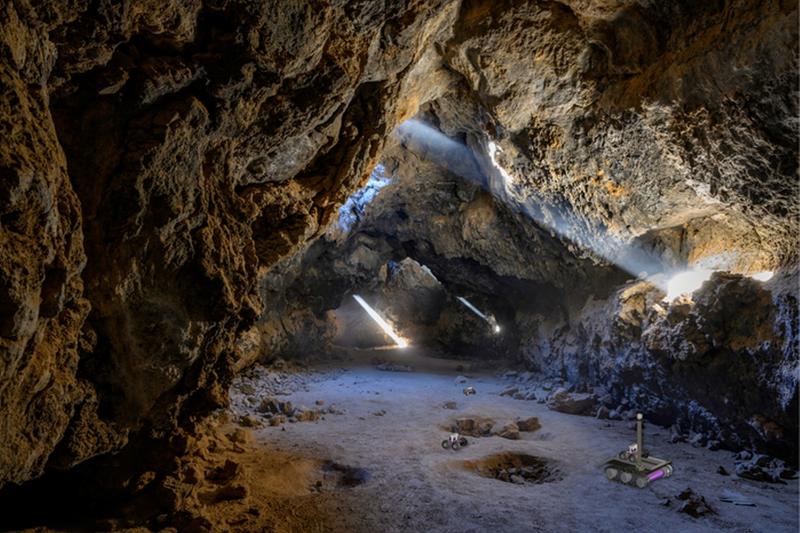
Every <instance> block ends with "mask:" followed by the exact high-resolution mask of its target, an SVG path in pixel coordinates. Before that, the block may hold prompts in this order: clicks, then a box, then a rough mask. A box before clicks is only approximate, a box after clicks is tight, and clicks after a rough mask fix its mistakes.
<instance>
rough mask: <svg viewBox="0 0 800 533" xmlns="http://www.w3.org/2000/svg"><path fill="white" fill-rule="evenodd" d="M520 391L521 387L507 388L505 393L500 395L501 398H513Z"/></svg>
mask: <svg viewBox="0 0 800 533" xmlns="http://www.w3.org/2000/svg"><path fill="white" fill-rule="evenodd" d="M518 391H519V387H507V388H506V389H505V390H504V391H503V392H501V393H500V396H513V395H514V394H516V393H517V392H518Z"/></svg>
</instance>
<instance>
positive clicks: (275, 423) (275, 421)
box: [269, 415, 286, 427]
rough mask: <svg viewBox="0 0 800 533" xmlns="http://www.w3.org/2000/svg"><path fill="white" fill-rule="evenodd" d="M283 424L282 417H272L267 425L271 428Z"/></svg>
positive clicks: (284, 419)
mask: <svg viewBox="0 0 800 533" xmlns="http://www.w3.org/2000/svg"><path fill="white" fill-rule="evenodd" d="M284 422H286V417H285V416H284V415H277V416H273V417H272V418H270V419H269V425H270V426H273V427H274V426H280V425H281V424H283V423H284Z"/></svg>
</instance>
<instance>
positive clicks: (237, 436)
mask: <svg viewBox="0 0 800 533" xmlns="http://www.w3.org/2000/svg"><path fill="white" fill-rule="evenodd" d="M228 440H230V441H231V442H235V443H236V444H247V443H250V442H252V441H253V435H252V434H251V433H250V432H249V431H246V430H244V429H241V428H237V429H235V430H233V433H231V434H229V435H228Z"/></svg>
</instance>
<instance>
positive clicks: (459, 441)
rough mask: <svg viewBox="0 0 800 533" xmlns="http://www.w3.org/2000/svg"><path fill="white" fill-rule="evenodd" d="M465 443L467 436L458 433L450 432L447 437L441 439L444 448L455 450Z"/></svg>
mask: <svg viewBox="0 0 800 533" xmlns="http://www.w3.org/2000/svg"><path fill="white" fill-rule="evenodd" d="M466 445H467V438H466V437H465V436H463V435H459V434H458V433H451V434H450V436H449V437H447V438H446V439H444V440H443V441H442V448H444V449H445V450H453V451H455V450H457V449H459V448H463V447H464V446H466Z"/></svg>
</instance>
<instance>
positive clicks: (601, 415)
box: [594, 405, 609, 420]
mask: <svg viewBox="0 0 800 533" xmlns="http://www.w3.org/2000/svg"><path fill="white" fill-rule="evenodd" d="M594 416H595V418H597V419H599V420H607V419H608V418H609V411H608V407H606V406H605V405H601V406H600V407H598V408H597V413H596V414H595V415H594Z"/></svg>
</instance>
